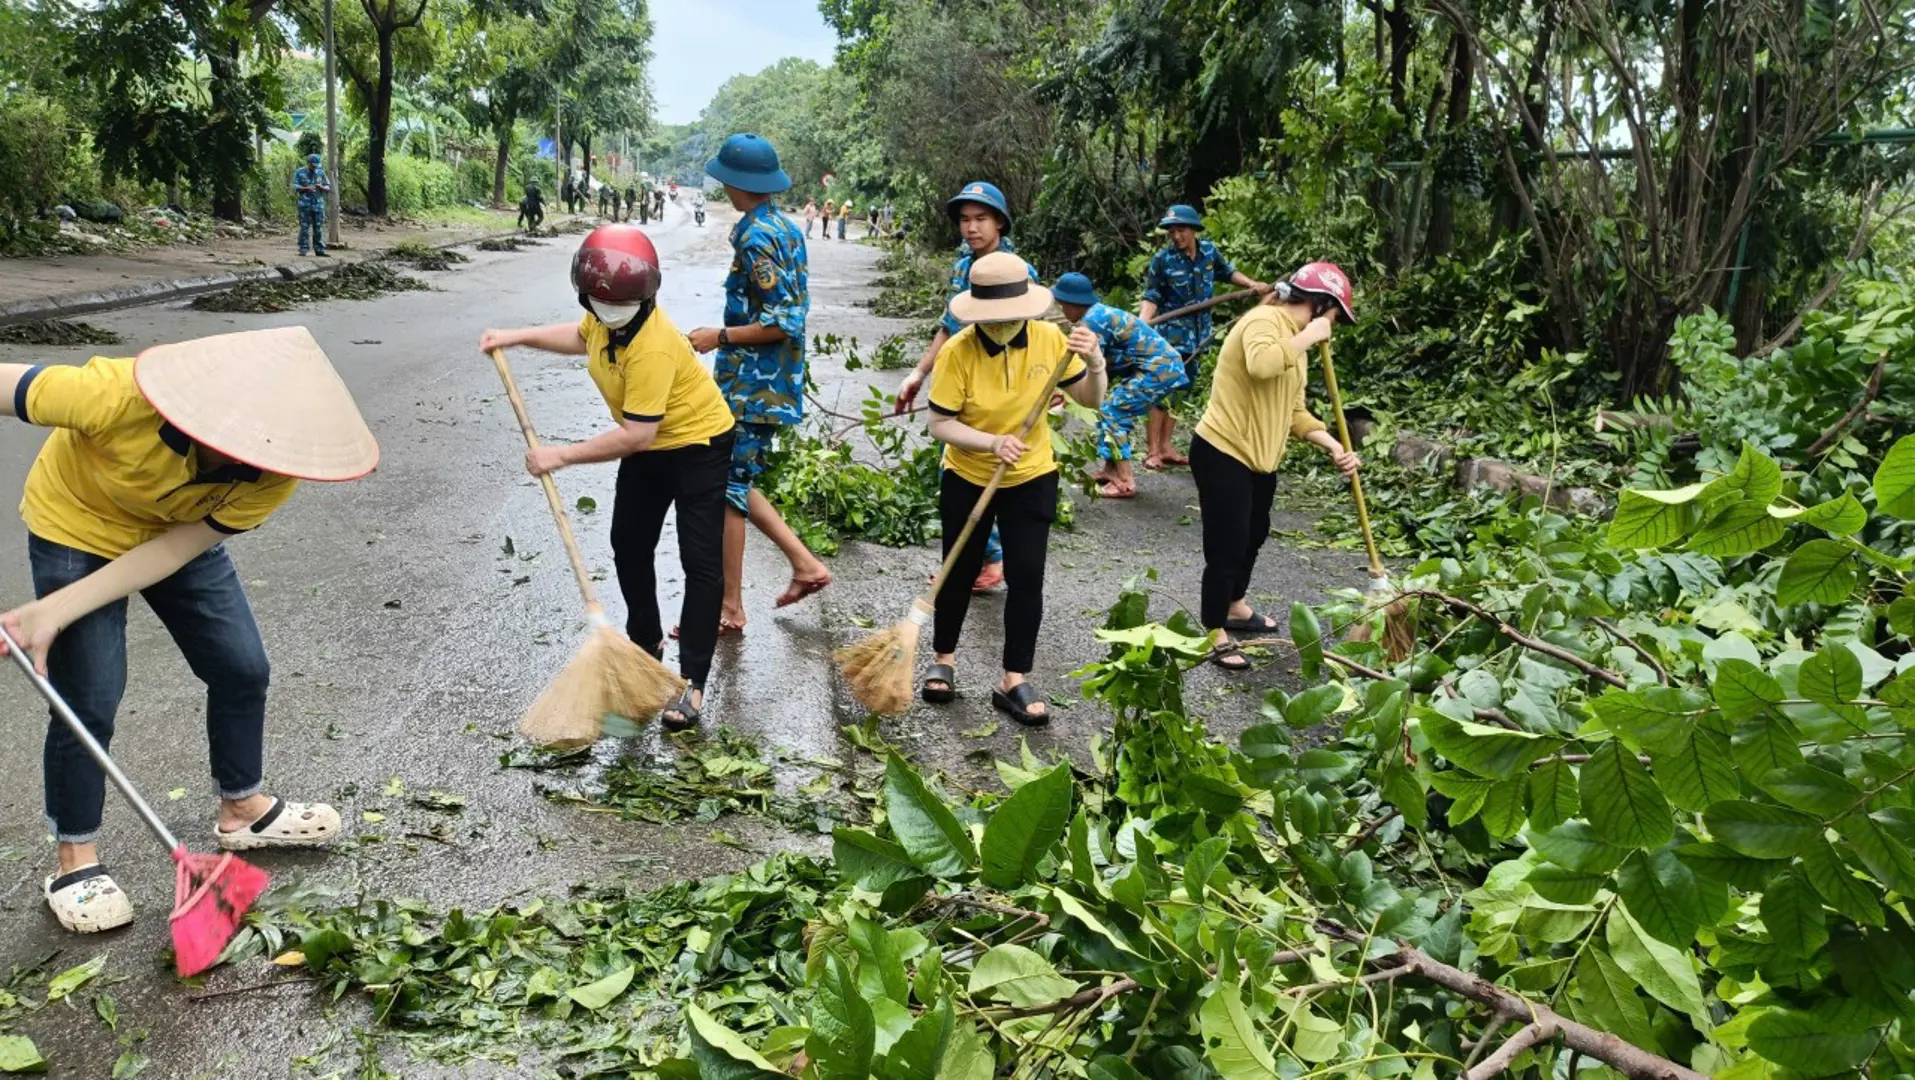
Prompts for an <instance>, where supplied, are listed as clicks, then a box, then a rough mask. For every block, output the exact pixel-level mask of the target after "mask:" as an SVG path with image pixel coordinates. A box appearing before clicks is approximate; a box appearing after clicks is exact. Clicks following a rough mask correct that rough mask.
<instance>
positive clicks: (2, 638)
mask: <svg viewBox="0 0 1915 1080" xmlns="http://www.w3.org/2000/svg"><path fill="white" fill-rule="evenodd" d="M0 642H5V643H6V646H7V652H8V653H10V654H11V655H12V656H13V662H14V663H15V664H18V665H19V667H20V670H21V671H24V672H26V673H27V678H28V679H31V680H32V681H33V688H34V689H35V690H38V691H40V696H41V697H43V698H46V699H47V704H48V705H51V706H52V707H53V715H55V716H57V717H59V718H60V719H61V720H63V721H65V722H66V726H67V727H68V728H71V729H72V731H73V737H74V738H75V739H78V740H79V741H80V745H81V746H83V747H85V748H86V752H87V754H88V755H90V756H91V757H92V758H93V762H94V764H96V765H98V766H99V767H100V771H101V772H103V773H105V774H106V778H107V779H108V780H111V781H113V786H114V787H116V788H119V789H120V794H122V795H124V796H126V801H127V802H129V803H132V804H133V810H134V812H135V813H138V814H139V815H140V820H141V821H144V822H146V827H147V828H149V829H151V830H153V835H154V836H156V837H158V838H159V841H160V843H162V844H165V845H166V850H168V851H180V850H181V844H180V841H179V838H178V837H176V836H174V835H173V830H171V829H169V828H167V827H166V823H165V822H164V821H161V820H160V816H159V815H158V814H156V813H154V812H153V808H152V807H150V806H148V805H146V800H145V799H142V798H140V793H139V792H138V791H136V790H135V789H134V787H133V781H131V780H128V779H127V778H126V774H125V773H123V772H121V771H120V767H119V766H118V765H115V764H114V763H113V759H112V758H111V757H109V756H108V755H107V752H106V747H104V746H101V745H100V740H98V739H95V738H94V737H93V733H92V732H91V731H88V730H87V729H86V725H85V724H83V723H81V722H80V718H79V717H77V716H75V715H73V709H72V707H71V706H69V705H67V703H66V699H65V698H63V697H61V696H60V692H59V691H58V690H55V689H54V688H53V684H52V683H51V682H48V681H47V677H46V676H45V675H42V674H40V673H39V672H38V671H36V670H34V667H33V658H32V657H30V656H28V655H27V651H26V650H25V649H23V648H21V647H20V643H19V642H17V641H15V640H13V635H12V634H9V633H7V631H6V628H5V627H0Z"/></svg>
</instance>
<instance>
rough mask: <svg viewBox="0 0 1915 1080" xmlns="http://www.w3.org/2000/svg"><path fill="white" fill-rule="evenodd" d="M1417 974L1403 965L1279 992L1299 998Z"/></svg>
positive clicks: (1417, 971)
mask: <svg viewBox="0 0 1915 1080" xmlns="http://www.w3.org/2000/svg"><path fill="white" fill-rule="evenodd" d="M1419 974H1421V972H1420V971H1419V970H1418V969H1417V967H1416V965H1414V964H1405V965H1404V966H1402V967H1393V968H1384V969H1383V970H1381V971H1372V972H1370V973H1368V974H1366V975H1359V976H1357V977H1356V978H1354V979H1331V980H1328V981H1326V982H1313V983H1304V984H1303V985H1302V986H1286V987H1284V988H1283V989H1282V990H1281V991H1279V992H1280V993H1282V994H1283V995H1284V996H1285V997H1300V996H1302V995H1304V994H1311V993H1315V992H1316V991H1318V990H1348V989H1351V988H1354V987H1358V986H1368V985H1370V984H1371V983H1380V982H1389V981H1390V980H1392V979H1400V978H1402V977H1403V976H1405V975H1419Z"/></svg>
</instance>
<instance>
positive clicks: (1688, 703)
mask: <svg viewBox="0 0 1915 1080" xmlns="http://www.w3.org/2000/svg"><path fill="white" fill-rule="evenodd" d="M1589 706H1590V708H1591V709H1593V710H1595V713H1596V716H1597V718H1598V719H1600V720H1602V722H1603V723H1604V724H1607V725H1608V726H1609V730H1611V731H1613V732H1615V733H1617V734H1619V735H1624V736H1627V737H1628V738H1629V739H1631V740H1632V741H1634V742H1635V744H1636V745H1638V746H1641V747H1643V748H1645V749H1648V750H1655V749H1656V748H1657V747H1661V746H1666V745H1669V744H1672V743H1674V742H1676V741H1678V740H1680V739H1681V738H1683V736H1685V735H1687V734H1688V732H1689V731H1690V729H1692V728H1694V727H1695V725H1696V722H1697V719H1698V718H1699V717H1701V716H1703V715H1704V714H1705V713H1707V712H1709V701H1708V699H1707V698H1704V697H1703V696H1702V695H1700V694H1698V693H1696V692H1695V691H1693V690H1688V689H1684V688H1682V687H1676V686H1651V687H1646V688H1644V689H1642V690H1610V691H1607V692H1605V693H1604V694H1603V695H1602V696H1601V697H1598V698H1596V699H1595V700H1594V701H1591V702H1590V703H1589Z"/></svg>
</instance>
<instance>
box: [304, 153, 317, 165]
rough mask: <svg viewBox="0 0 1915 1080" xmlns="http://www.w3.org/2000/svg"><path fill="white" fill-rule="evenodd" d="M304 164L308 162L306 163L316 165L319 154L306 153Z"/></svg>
mask: <svg viewBox="0 0 1915 1080" xmlns="http://www.w3.org/2000/svg"><path fill="white" fill-rule="evenodd" d="M306 164H308V165H318V164H319V155H318V154H307V155H306Z"/></svg>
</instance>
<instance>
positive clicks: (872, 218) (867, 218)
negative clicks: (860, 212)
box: [864, 206, 878, 240]
mask: <svg viewBox="0 0 1915 1080" xmlns="http://www.w3.org/2000/svg"><path fill="white" fill-rule="evenodd" d="M876 235H878V208H877V207H875V206H874V207H872V208H870V209H869V210H866V211H865V214H864V238H865V239H866V240H869V239H871V238H872V237H874V236H876Z"/></svg>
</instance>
